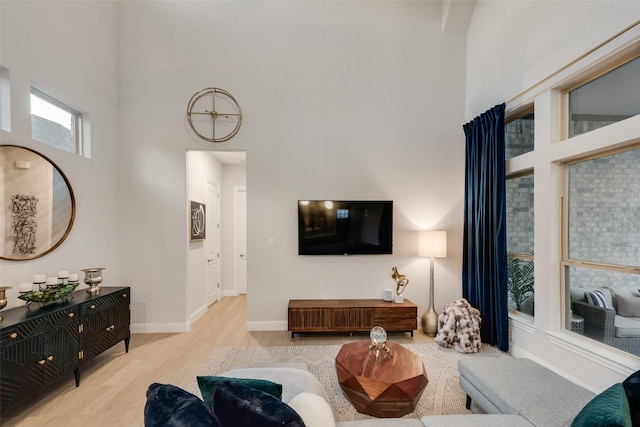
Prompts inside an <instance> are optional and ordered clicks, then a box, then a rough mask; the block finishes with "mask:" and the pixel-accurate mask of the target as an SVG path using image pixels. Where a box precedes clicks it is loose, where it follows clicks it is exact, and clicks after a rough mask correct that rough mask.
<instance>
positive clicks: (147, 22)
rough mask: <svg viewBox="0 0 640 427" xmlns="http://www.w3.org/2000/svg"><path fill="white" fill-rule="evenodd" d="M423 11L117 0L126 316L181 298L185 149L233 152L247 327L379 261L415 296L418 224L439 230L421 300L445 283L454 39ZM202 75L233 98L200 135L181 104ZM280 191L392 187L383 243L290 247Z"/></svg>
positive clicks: (355, 286) (455, 282)
mask: <svg viewBox="0 0 640 427" xmlns="http://www.w3.org/2000/svg"><path fill="white" fill-rule="evenodd" d="M440 18H441V13H440V5H439V3H438V2H326V1H308V2H297V1H274V2H264V1H245V2H181V1H168V2H119V3H118V31H117V32H118V40H119V41H118V51H119V82H120V86H119V98H120V111H121V116H120V117H121V127H120V129H121V137H122V144H121V146H120V160H121V163H120V164H119V169H118V173H119V174H120V176H121V180H122V182H123V184H125V183H126V185H123V187H122V191H121V204H122V205H123V206H126V207H127V209H126V210H124V212H123V213H122V215H123V229H122V231H121V233H122V235H123V236H132V237H133V236H135V242H136V245H137V250H136V251H135V255H134V256H132V257H131V258H129V259H127V260H124V264H125V265H124V266H123V271H124V274H125V275H126V276H127V277H130V278H131V279H132V280H134V281H135V284H136V286H137V289H138V296H139V302H140V304H141V306H142V307H139V309H140V310H144V311H145V313H144V315H143V316H141V317H140V318H139V319H140V320H144V321H146V322H153V323H155V322H168V323H171V322H174V321H175V322H180V321H182V322H184V321H185V320H184V319H186V318H188V317H189V315H190V313H184V312H182V313H180V310H181V309H182V310H184V309H183V308H181V307H180V306H178V305H179V304H180V302H181V301H184V300H185V297H184V296H181V295H179V294H185V286H186V283H185V282H186V279H185V278H186V277H187V273H186V270H187V261H186V256H185V250H184V248H185V240H184V239H185V236H184V230H185V221H186V218H185V215H184V203H185V200H186V196H187V194H186V189H185V187H186V185H185V161H184V153H185V151H186V150H189V149H210V148H214V149H220V150H225V149H235V150H245V151H246V152H247V163H246V171H247V177H246V180H247V181H246V185H247V188H248V198H247V204H248V219H247V221H248V225H247V227H248V258H249V263H248V264H249V265H248V296H247V298H248V319H247V321H248V326H249V328H250V329H267V328H268V329H286V318H287V313H286V307H287V303H288V300H289V299H290V298H321V297H324V298H366V297H370V298H377V297H380V295H381V291H382V289H383V288H387V287H389V286H391V285H392V284H393V281H392V279H391V277H390V274H391V268H392V267H393V266H394V265H395V266H397V267H398V269H399V270H400V271H401V272H403V273H404V274H406V275H407V276H408V277H409V278H410V281H411V283H410V285H409V286H408V288H407V291H406V294H405V296H406V297H407V298H409V299H411V300H413V301H414V302H416V303H417V304H418V306H419V310H420V312H422V311H424V310H426V307H427V304H428V278H429V273H428V260H426V259H420V258H418V257H417V255H416V254H417V243H416V242H417V240H416V233H415V232H416V231H417V230H418V229H433V228H437V229H444V230H447V231H449V248H450V252H449V257H448V258H446V259H443V260H442V262H440V260H439V262H437V263H436V264H437V265H436V273H435V274H436V307H442V306H443V305H444V304H445V303H447V302H449V301H450V300H452V299H453V298H455V297H459V296H460V295H461V290H460V274H461V258H462V257H461V246H462V241H461V234H462V194H463V187H464V183H463V167H464V151H463V143H464V136H463V133H462V128H461V125H462V123H463V116H464V70H465V43H466V41H465V37H464V35H461V34H449V35H442V34H441V32H440ZM212 86H214V87H220V88H223V89H225V90H227V91H229V92H230V93H231V94H233V95H234V97H235V98H236V99H237V100H238V102H239V104H240V106H241V108H242V111H243V115H244V117H243V123H242V128H241V129H240V131H239V132H238V134H237V135H236V136H235V137H234V138H232V139H231V140H229V141H227V142H223V143H220V144H215V146H214V147H212V145H211V144H210V143H208V142H206V141H203V140H201V139H199V138H198V137H197V136H195V135H193V133H192V132H191V131H190V129H189V127H188V124H187V123H186V120H185V116H186V114H185V110H186V106H187V102H188V101H189V99H190V97H191V96H192V95H193V94H194V93H195V92H197V91H199V90H201V89H203V88H206V87H212ZM298 199H390V200H393V201H394V205H395V208H394V254H393V255H388V256H349V257H344V256H326V257H302V256H298V254H297V217H296V215H297V213H296V212H297V211H296V202H297V200H298ZM143 214H146V215H145V220H144V221H143V222H141V221H139V218H140V216H141V215H143ZM270 237H273V238H274V239H275V246H269V245H268V243H267V242H268V240H269V238H270ZM186 305H187V304H184V305H183V307H186ZM134 316H135V313H134Z"/></svg>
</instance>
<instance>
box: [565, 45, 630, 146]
mask: <svg viewBox="0 0 640 427" xmlns="http://www.w3.org/2000/svg"><path fill="white" fill-rule="evenodd" d="M567 96H568V102H569V132H568V136H569V138H571V137H574V136H576V135H580V134H583V133H586V132H590V131H592V130H595V129H598V128H601V127H603V126H607V125H610V124H612V123H616V122H619V121H620V120H624V119H627V118H629V117H632V116H636V115H638V114H640V57H637V58H635V59H633V60H631V61H629V62H627V63H626V64H624V65H621V66H620V67H618V68H616V69H614V70H612V71H609V72H608V73H606V74H603V75H601V76H600V77H598V78H596V79H594V80H591V81H589V82H588V83H585V84H583V85H582V86H580V87H577V88H575V89H573V90H571V91H569V93H568V95H567Z"/></svg>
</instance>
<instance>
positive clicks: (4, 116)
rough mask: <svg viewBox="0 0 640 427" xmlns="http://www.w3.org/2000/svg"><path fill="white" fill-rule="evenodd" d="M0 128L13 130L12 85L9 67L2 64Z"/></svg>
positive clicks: (0, 78)
mask: <svg viewBox="0 0 640 427" xmlns="http://www.w3.org/2000/svg"><path fill="white" fill-rule="evenodd" d="M0 130H3V131H5V132H11V85H10V73H9V69H8V68H6V67H3V66H2V65H0Z"/></svg>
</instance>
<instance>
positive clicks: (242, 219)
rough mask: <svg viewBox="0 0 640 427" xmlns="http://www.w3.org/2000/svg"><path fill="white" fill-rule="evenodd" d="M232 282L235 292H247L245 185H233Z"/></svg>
mask: <svg viewBox="0 0 640 427" xmlns="http://www.w3.org/2000/svg"><path fill="white" fill-rule="evenodd" d="M233 218H234V225H233V249H234V250H233V253H234V258H233V271H234V275H233V282H234V287H235V289H236V292H237V293H239V294H246V293H247V261H248V260H247V187H239V186H237V187H233Z"/></svg>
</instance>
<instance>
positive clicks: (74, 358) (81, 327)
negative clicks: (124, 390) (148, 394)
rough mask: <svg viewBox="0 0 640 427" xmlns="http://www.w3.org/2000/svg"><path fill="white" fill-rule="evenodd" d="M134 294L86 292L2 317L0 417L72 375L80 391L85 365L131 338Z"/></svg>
mask: <svg viewBox="0 0 640 427" xmlns="http://www.w3.org/2000/svg"><path fill="white" fill-rule="evenodd" d="M130 301H131V290H130V288H129V287H101V288H100V292H99V293H98V294H97V295H91V294H89V293H88V292H87V291H86V290H85V289H82V290H79V291H75V292H73V293H72V294H71V298H65V299H64V300H62V301H58V302H56V303H52V304H49V305H46V306H44V307H39V306H38V305H37V304H35V303H32V304H31V306H30V307H29V308H27V307H16V308H12V309H9V310H6V311H3V312H2V316H3V317H4V320H2V321H1V322H0V411H1V412H4V411H6V410H7V409H9V408H10V407H12V406H14V405H16V404H17V403H19V402H20V401H22V400H24V399H25V398H27V397H29V396H31V395H32V394H34V393H36V392H38V391H40V390H41V389H42V388H43V387H46V386H47V385H49V384H51V383H53V382H54V381H56V380H57V379H59V378H60V377H62V376H63V375H66V374H69V373H70V372H71V371H73V372H74V374H75V382H76V387H78V386H79V385H80V368H81V367H82V363H83V362H86V361H88V360H89V359H91V358H93V357H95V356H97V355H98V354H100V353H102V352H103V351H105V350H107V349H108V348H110V347H112V346H114V345H115V344H116V343H119V342H120V341H123V340H124V345H125V351H126V352H128V351H129V339H130V337H131V332H130V325H131V304H130Z"/></svg>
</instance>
